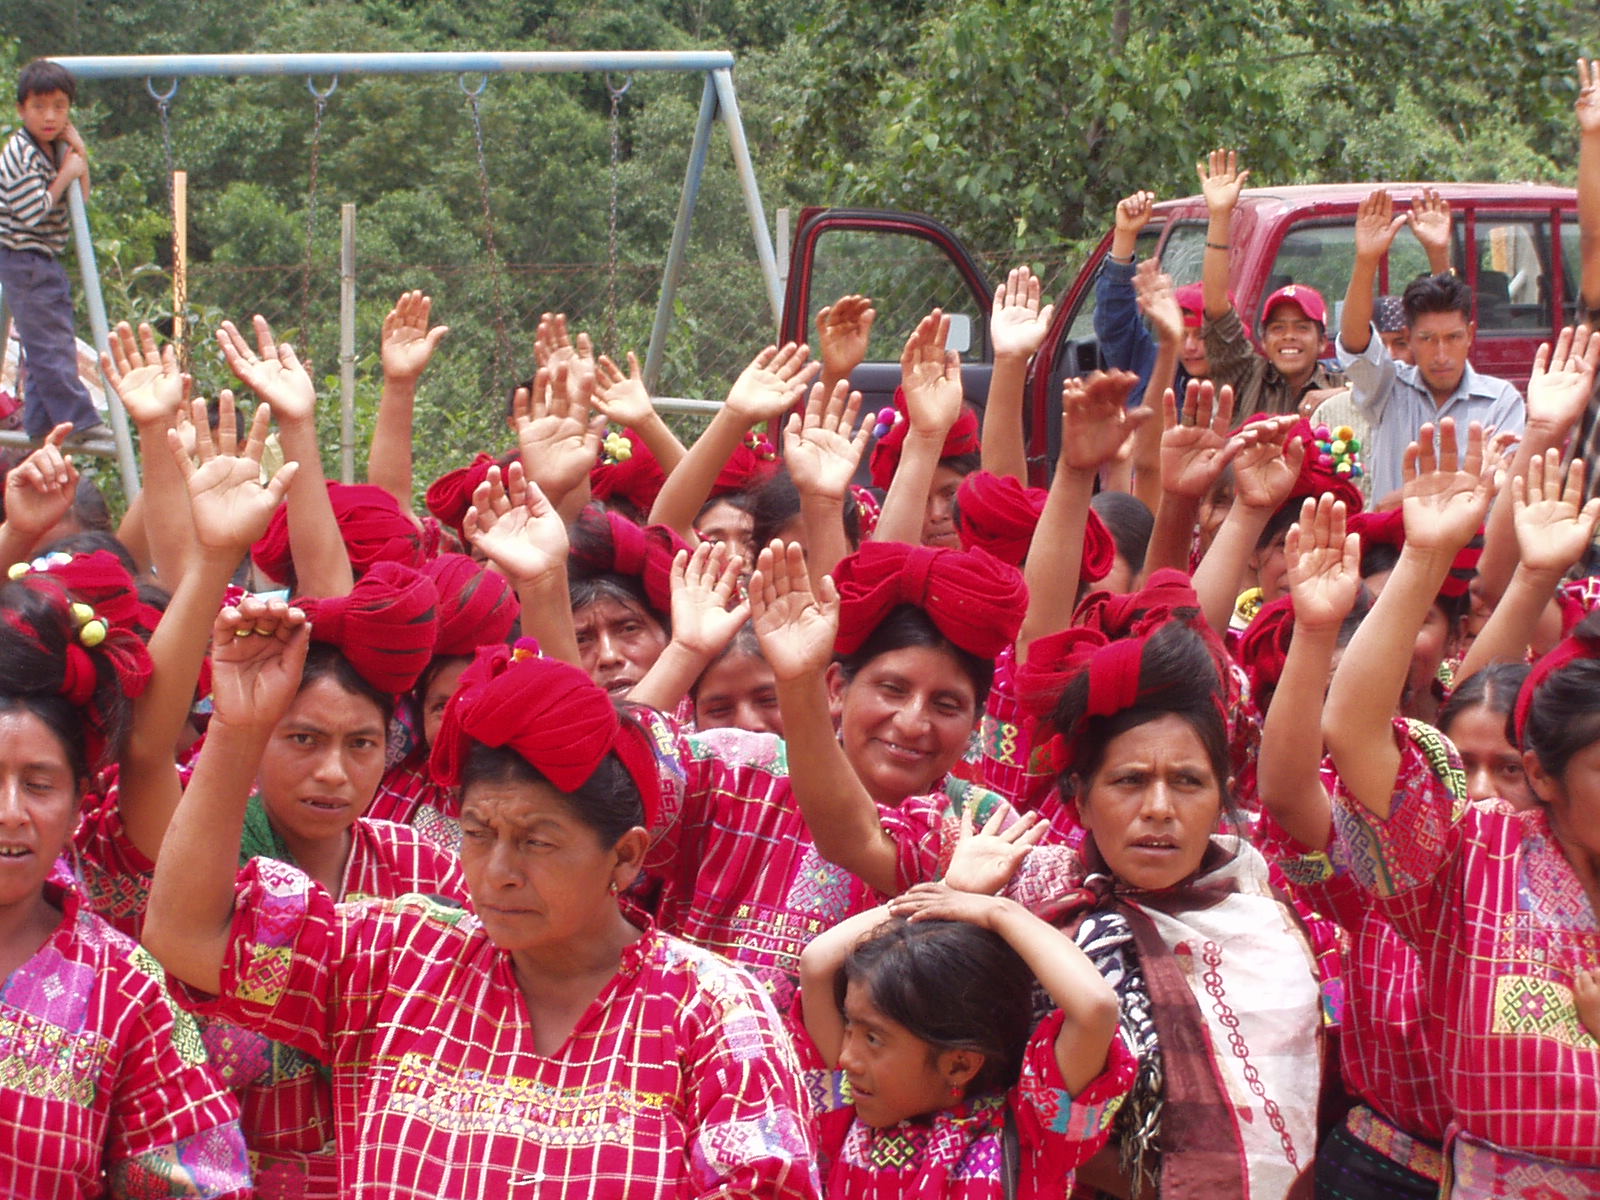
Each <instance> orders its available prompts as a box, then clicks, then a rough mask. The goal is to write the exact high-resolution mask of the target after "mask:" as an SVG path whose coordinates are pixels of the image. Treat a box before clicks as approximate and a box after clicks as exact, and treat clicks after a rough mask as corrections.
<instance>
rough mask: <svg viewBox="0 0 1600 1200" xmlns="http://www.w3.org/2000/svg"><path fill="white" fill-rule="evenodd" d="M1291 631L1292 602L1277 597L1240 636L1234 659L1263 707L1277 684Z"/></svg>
mask: <svg viewBox="0 0 1600 1200" xmlns="http://www.w3.org/2000/svg"><path fill="white" fill-rule="evenodd" d="M1293 633H1294V601H1293V598H1292V597H1289V596H1279V597H1278V598H1277V599H1276V600H1274V601H1273V602H1272V603H1271V604H1263V605H1262V606H1261V611H1260V612H1258V613H1256V616H1255V620H1253V621H1251V622H1250V624H1249V625H1247V626H1246V627H1245V631H1244V634H1243V636H1242V637H1240V639H1239V652H1238V654H1236V655H1235V656H1234V658H1235V661H1236V662H1238V663H1239V665H1240V666H1242V667H1243V668H1244V673H1245V674H1246V675H1247V676H1249V679H1250V694H1251V695H1252V696H1254V697H1255V699H1256V702H1257V703H1258V704H1260V705H1262V707H1265V701H1266V697H1267V696H1269V695H1270V694H1271V693H1272V691H1273V689H1274V688H1276V687H1277V686H1278V680H1279V679H1280V678H1281V677H1282V675H1283V664H1284V663H1285V662H1286V661H1287V660H1288V657H1289V638H1290V636H1291V635H1293Z"/></svg>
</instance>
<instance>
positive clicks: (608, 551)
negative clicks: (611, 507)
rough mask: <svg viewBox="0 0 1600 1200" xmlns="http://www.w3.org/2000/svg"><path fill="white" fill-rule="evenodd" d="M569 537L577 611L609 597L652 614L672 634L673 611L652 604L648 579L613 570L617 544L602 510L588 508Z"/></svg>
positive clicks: (570, 587) (570, 591)
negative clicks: (647, 585) (647, 587)
mask: <svg viewBox="0 0 1600 1200" xmlns="http://www.w3.org/2000/svg"><path fill="white" fill-rule="evenodd" d="M567 536H568V538H569V539H570V541H571V543H572V551H571V554H570V556H569V557H568V559H567V597H568V600H569V601H570V602H571V605H572V611H573V612H577V611H578V610H579V609H580V608H583V607H585V606H587V605H590V604H593V603H594V602H595V601H596V600H598V599H600V598H601V597H603V596H609V597H610V598H612V599H614V600H619V601H621V602H622V603H623V604H627V605H630V606H635V607H637V608H639V609H641V610H642V611H644V612H647V613H649V614H650V615H651V616H652V617H654V618H655V620H656V621H657V623H658V624H660V626H661V628H662V630H663V631H664V632H665V633H667V635H668V636H671V633H672V613H671V611H670V610H668V611H666V612H663V611H662V610H661V609H658V608H657V607H656V606H655V605H654V604H653V603H651V601H650V595H649V593H648V592H646V591H645V587H644V581H643V580H642V579H639V578H637V577H635V576H632V575H623V574H620V573H619V572H616V571H613V570H610V569H609V564H610V563H612V562H614V561H615V559H616V546H615V542H614V540H613V537H612V532H611V522H610V521H608V520H606V518H605V513H604V511H603V510H602V509H600V508H597V507H595V506H593V505H591V506H589V507H587V508H585V509H584V510H583V512H582V513H580V514H579V515H578V519H577V520H576V521H574V522H573V523H572V525H571V526H570V527H569V528H568V530H567ZM647 536H651V537H655V536H659V534H650V535H647ZM600 564H607V565H605V566H602V565H600Z"/></svg>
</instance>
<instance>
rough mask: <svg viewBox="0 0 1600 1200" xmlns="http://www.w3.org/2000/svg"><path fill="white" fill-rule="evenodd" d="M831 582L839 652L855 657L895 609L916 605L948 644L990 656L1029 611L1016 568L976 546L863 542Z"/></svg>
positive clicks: (1014, 635) (1011, 639)
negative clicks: (836, 605)
mask: <svg viewBox="0 0 1600 1200" xmlns="http://www.w3.org/2000/svg"><path fill="white" fill-rule="evenodd" d="M833 580H834V582H835V583H836V584H837V585H838V587H839V598H840V601H841V603H840V606H839V636H838V638H837V639H836V640H835V642H834V649H835V651H836V652H837V653H839V654H854V653H855V652H856V651H857V650H859V649H861V646H862V644H863V643H864V642H865V641H866V640H867V639H868V638H869V637H871V636H872V632H873V630H875V629H877V627H878V626H879V625H881V624H882V623H883V619H884V618H885V617H887V616H888V615H889V613H890V612H892V611H893V610H894V609H895V608H896V607H897V606H899V605H901V604H915V605H916V606H917V607H918V608H920V609H922V610H923V611H924V612H926V613H927V614H928V617H929V619H930V620H932V622H933V623H934V625H935V627H937V628H938V630H939V632H940V633H942V634H943V635H944V636H945V637H947V638H949V639H950V641H951V643H952V644H954V645H955V646H958V647H959V648H961V649H962V650H965V651H967V653H969V654H976V655H977V656H978V657H979V658H994V657H995V656H996V655H998V654H999V653H1000V651H1002V650H1004V649H1005V648H1006V647H1007V646H1009V645H1010V644H1011V643H1012V642H1014V641H1016V640H1017V631H1018V630H1020V629H1021V628H1022V618H1023V616H1024V614H1025V613H1026V612H1027V608H1028V587H1027V585H1026V584H1025V583H1023V582H1022V572H1021V571H1019V570H1017V569H1016V568H1015V567H1013V566H1010V565H1008V564H1006V563H1003V562H1001V561H1000V560H999V559H998V558H995V557H994V555H992V554H988V553H986V552H984V551H982V550H951V549H947V548H938V547H933V546H907V545H905V544H904V543H902V542H867V543H866V544H865V545H863V546H862V547H861V549H860V550H858V551H856V552H855V553H854V554H852V555H850V557H848V558H846V559H844V560H843V561H842V562H840V563H839V565H838V566H837V567H836V568H834V572H833Z"/></svg>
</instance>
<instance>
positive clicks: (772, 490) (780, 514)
mask: <svg viewBox="0 0 1600 1200" xmlns="http://www.w3.org/2000/svg"><path fill="white" fill-rule="evenodd" d="M745 511H746V512H748V513H749V514H750V544H751V545H752V546H754V547H755V548H756V551H757V553H759V552H760V551H762V550H764V549H766V547H768V546H770V545H771V544H772V539H773V538H775V537H778V536H779V535H780V533H781V532H782V530H783V527H784V526H785V525H787V524H789V523H790V522H791V521H793V520H794V519H795V518H796V517H798V516H799V515H800V490H799V489H798V488H797V487H795V485H794V480H793V479H792V478H791V477H790V475H789V469H788V467H781V468H779V469H778V470H776V471H774V472H773V473H772V474H771V475H769V476H767V478H765V479H763V480H762V481H761V482H760V483H758V484H756V486H755V487H753V488H751V489H750V490H749V491H748V492H746V493H745ZM843 516H844V536H845V540H846V541H848V542H849V543H850V549H851V550H859V549H860V548H861V510H860V509H859V508H857V507H856V502H855V497H854V496H852V495H846V496H845V502H844V513H843Z"/></svg>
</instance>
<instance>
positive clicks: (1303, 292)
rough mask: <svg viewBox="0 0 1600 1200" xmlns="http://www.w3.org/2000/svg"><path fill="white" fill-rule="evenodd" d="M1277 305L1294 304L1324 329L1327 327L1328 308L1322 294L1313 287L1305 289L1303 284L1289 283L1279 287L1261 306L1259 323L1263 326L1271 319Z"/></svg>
mask: <svg viewBox="0 0 1600 1200" xmlns="http://www.w3.org/2000/svg"><path fill="white" fill-rule="evenodd" d="M1279 304H1294V305H1296V306H1298V307H1299V309H1300V311H1301V312H1303V313H1305V315H1306V316H1308V317H1310V318H1311V319H1312V320H1313V321H1315V322H1316V323H1317V324H1318V325H1321V326H1322V327H1323V328H1324V329H1326V328H1327V326H1328V306H1327V304H1325V303H1324V302H1323V299H1322V293H1321V292H1319V291H1317V289H1316V288H1314V287H1307V286H1306V285H1305V284H1303V283H1291V284H1289V285H1288V286H1287V287H1281V288H1279V289H1278V290H1277V291H1275V292H1273V293H1272V295H1270V296H1268V297H1267V302H1266V303H1265V304H1263V305H1262V306H1261V323H1262V324H1263V325H1265V324H1266V323H1267V322H1268V320H1270V319H1271V317H1272V310H1273V309H1274V308H1276V307H1277V306H1278V305H1279Z"/></svg>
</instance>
